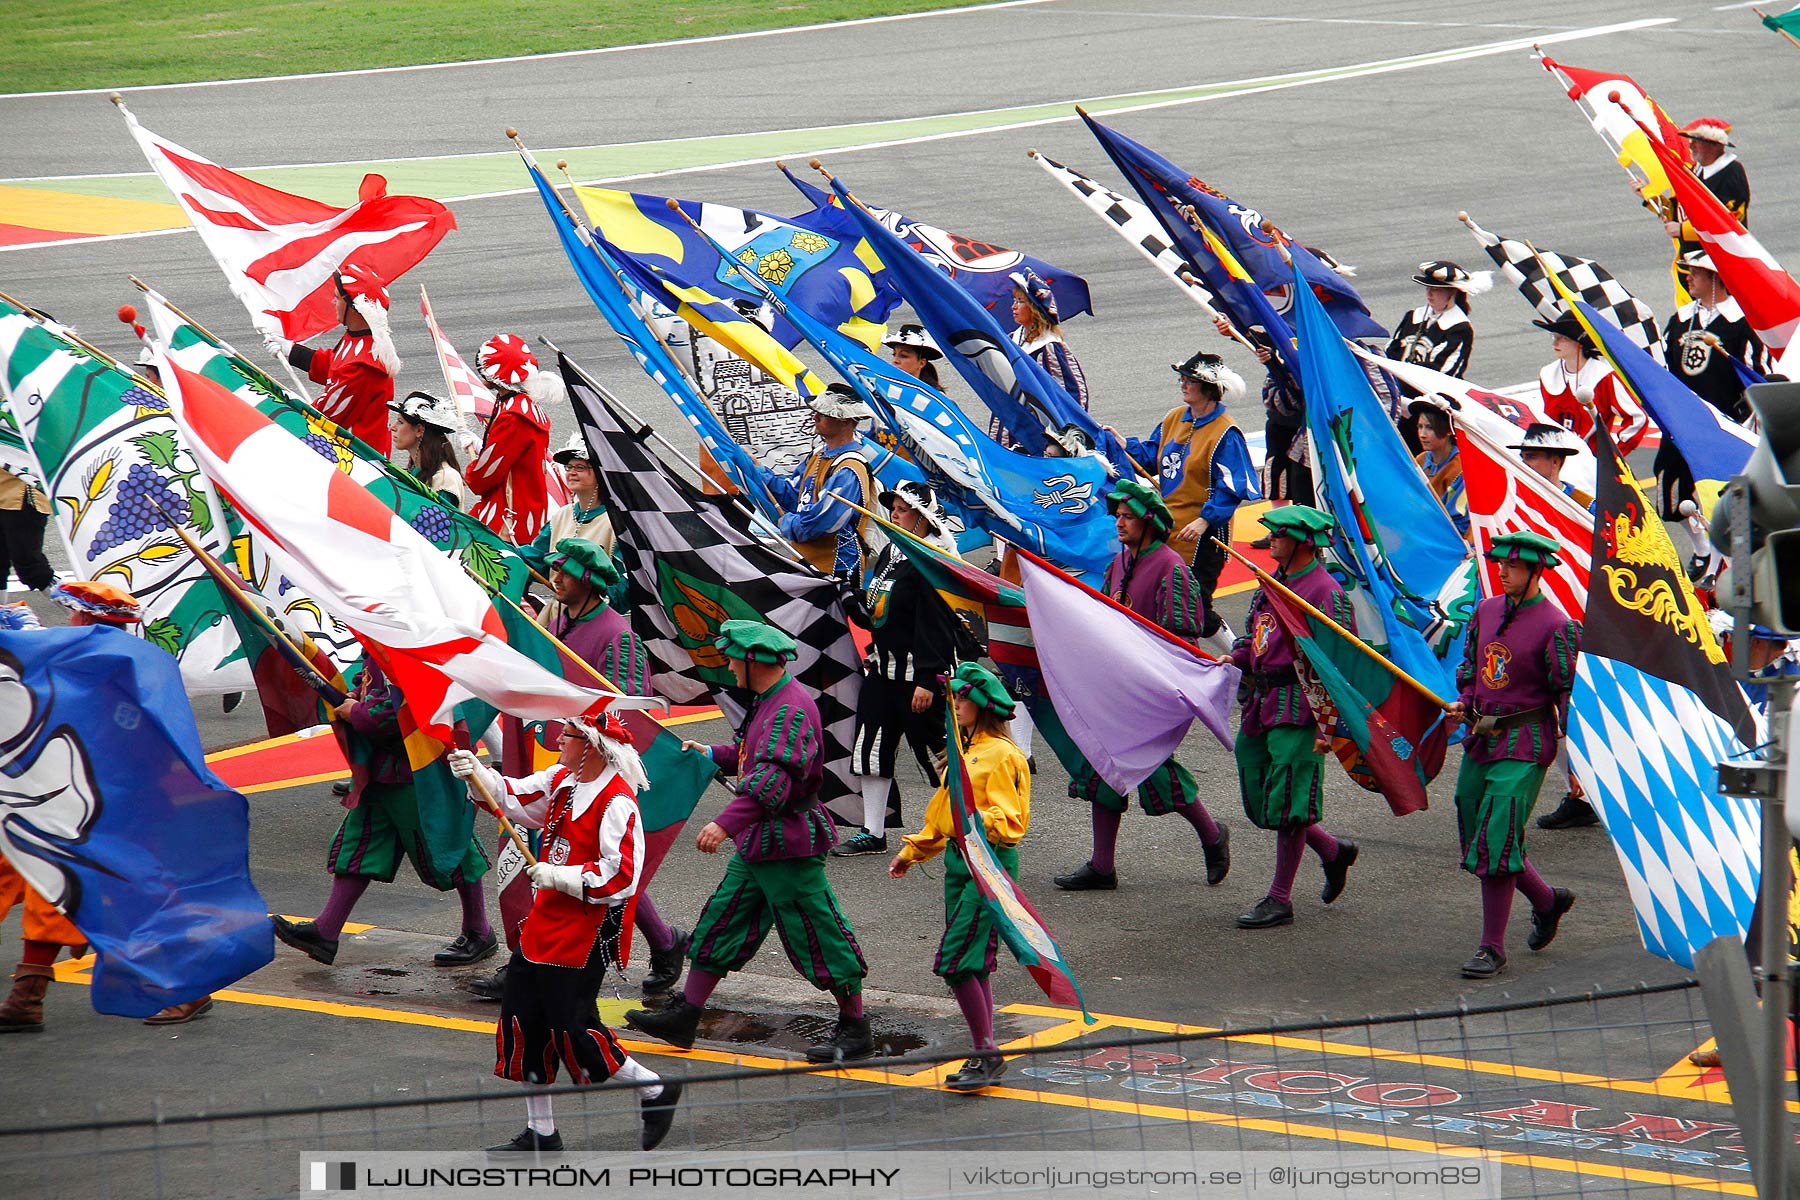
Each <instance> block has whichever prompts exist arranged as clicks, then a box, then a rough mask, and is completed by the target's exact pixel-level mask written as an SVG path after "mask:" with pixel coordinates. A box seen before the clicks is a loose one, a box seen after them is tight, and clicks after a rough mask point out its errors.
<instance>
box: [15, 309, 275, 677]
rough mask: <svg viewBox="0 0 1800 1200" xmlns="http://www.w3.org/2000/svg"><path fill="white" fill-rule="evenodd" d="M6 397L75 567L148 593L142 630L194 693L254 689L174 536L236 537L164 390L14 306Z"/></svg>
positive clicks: (235, 643)
mask: <svg viewBox="0 0 1800 1200" xmlns="http://www.w3.org/2000/svg"><path fill="white" fill-rule="evenodd" d="M0 396H4V398H5V401H6V404H7V407H8V409H9V410H10V412H11V413H12V417H13V420H14V422H15V423H16V427H17V429H18V431H19V435H20V444H21V445H22V446H26V447H28V448H29V451H30V454H31V457H32V459H33V461H34V462H35V464H36V466H37V467H38V469H39V472H40V478H41V480H42V482H43V484H44V487H45V491H46V493H47V494H48V495H49V497H50V500H51V504H52V508H53V511H54V515H55V518H56V528H57V532H58V533H59V534H60V535H61V536H62V539H63V545H64V548H65V549H66V550H67V551H68V555H69V560H70V562H71V564H72V565H73V568H74V571H75V573H76V574H77V575H78V576H81V577H84V578H88V579H100V580H105V581H107V582H109V583H115V584H118V585H119V586H121V587H123V588H126V589H127V590H129V591H130V592H131V593H132V594H133V595H135V596H136V597H137V598H138V600H139V601H140V602H141V603H142V605H143V622H142V624H140V625H138V626H137V627H136V631H137V632H138V633H139V634H140V635H141V636H142V637H144V638H145V639H146V640H148V641H151V642H154V643H155V644H156V645H158V646H160V647H162V648H163V649H164V650H167V651H168V652H169V653H170V654H172V655H174V656H175V657H176V659H177V660H178V661H179V662H180V664H181V678H182V684H183V686H184V687H185V688H186V689H187V690H188V692H189V693H194V694H200V693H221V692H238V691H244V690H246V689H248V688H249V686H250V670H249V666H248V664H247V663H246V662H245V660H244V654H243V648H242V646H241V645H240V643H239V640H238V636H237V633H236V631H235V630H234V629H233V627H232V624H231V621H230V619H229V618H228V616H227V612H228V610H229V608H230V605H229V602H228V601H227V600H226V599H225V598H224V597H223V596H222V595H221V594H220V592H219V588H218V585H217V584H216V583H214V582H213V580H212V579H211V577H210V576H208V575H207V574H206V572H205V571H204V570H203V569H202V568H201V566H200V564H198V563H196V562H195V561H194V559H193V556H192V555H191V554H189V553H188V551H187V549H186V547H184V546H183V545H182V544H181V541H180V539H178V538H177V537H176V536H175V533H174V530H175V528H176V527H177V526H179V527H180V528H182V529H184V530H185V531H186V532H187V533H189V534H190V535H192V536H193V538H194V539H195V540H196V541H197V542H199V543H200V545H202V546H204V547H205V548H206V549H207V550H208V551H209V552H211V553H214V554H219V553H223V552H224V550H225V547H226V545H227V543H228V541H229V539H230V533H229V529H228V526H227V524H226V522H225V520H224V516H223V509H222V507H221V505H220V503H219V499H218V496H217V495H216V494H215V493H214V492H213V490H212V486H211V485H210V484H209V483H208V482H207V480H206V477H205V476H204V475H202V474H201V473H200V468H199V465H198V464H197V463H196V462H195V461H194V459H193V456H192V455H191V454H189V453H188V452H187V449H186V448H185V447H184V446H183V445H182V444H181V441H180V439H179V438H178V436H177V435H176V431H175V423H174V422H173V421H172V420H171V419H170V417H169V409H168V404H167V403H166V402H165V401H164V400H163V398H162V396H161V395H160V394H159V393H157V392H156V391H154V390H152V389H150V388H148V387H146V386H144V384H143V382H142V381H141V380H139V379H138V378H137V377H136V376H134V375H133V374H131V372H129V371H128V370H126V369H125V368H124V367H123V366H121V365H120V364H118V363H116V362H114V361H112V360H110V359H107V358H103V357H100V356H98V355H97V354H95V353H94V352H92V351H90V350H89V349H87V348H86V347H85V346H83V345H81V344H80V343H79V342H77V341H76V340H74V339H73V338H72V337H71V336H68V331H67V330H64V329H63V328H62V327H61V326H58V325H55V324H54V323H51V322H47V321H43V320H40V319H39V318H38V317H37V316H36V315H35V314H33V313H30V312H28V311H27V310H25V309H23V308H21V307H20V306H18V305H16V304H11V303H7V302H5V301H0Z"/></svg>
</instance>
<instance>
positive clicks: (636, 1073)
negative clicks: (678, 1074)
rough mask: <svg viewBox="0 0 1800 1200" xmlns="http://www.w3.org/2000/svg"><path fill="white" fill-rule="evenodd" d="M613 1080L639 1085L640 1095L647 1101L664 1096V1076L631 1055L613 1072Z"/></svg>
mask: <svg viewBox="0 0 1800 1200" xmlns="http://www.w3.org/2000/svg"><path fill="white" fill-rule="evenodd" d="M613 1078H615V1079H623V1080H624V1081H625V1082H626V1083H635V1084H637V1085H638V1089H637V1092H638V1095H640V1096H642V1097H643V1098H644V1099H646V1100H654V1099H656V1098H657V1097H658V1096H660V1095H662V1076H661V1075H658V1074H657V1073H656V1072H655V1071H652V1070H651V1069H650V1068H649V1067H646V1066H645V1065H644V1064H643V1063H641V1062H639V1061H638V1060H637V1059H635V1058H633V1057H631V1055H629V1054H627V1055H626V1056H625V1061H624V1062H623V1063H621V1064H619V1069H618V1070H616V1071H614V1072H613Z"/></svg>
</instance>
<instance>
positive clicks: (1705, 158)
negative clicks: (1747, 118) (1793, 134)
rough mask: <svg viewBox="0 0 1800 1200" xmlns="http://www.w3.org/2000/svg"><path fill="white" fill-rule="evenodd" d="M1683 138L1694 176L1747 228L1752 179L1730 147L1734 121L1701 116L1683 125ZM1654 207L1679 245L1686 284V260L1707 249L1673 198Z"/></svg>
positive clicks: (1677, 268)
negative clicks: (1691, 255)
mask: <svg viewBox="0 0 1800 1200" xmlns="http://www.w3.org/2000/svg"><path fill="white" fill-rule="evenodd" d="M1681 136H1682V139H1683V140H1684V141H1686V142H1687V146H1688V155H1689V156H1690V157H1691V158H1692V159H1693V160H1694V168H1693V169H1694V177H1695V178H1697V179H1698V180H1699V181H1700V182H1701V183H1704V184H1705V185H1706V190H1707V191H1709V192H1711V193H1712V194H1713V199H1715V200H1717V201H1718V202H1719V203H1720V204H1721V205H1723V206H1724V208H1725V211H1727V212H1729V213H1730V214H1731V215H1732V216H1733V217H1736V218H1737V223H1738V224H1739V225H1742V226H1743V227H1744V228H1746V229H1748V228H1749V227H1750V176H1749V174H1748V173H1746V172H1745V170H1744V164H1743V163H1742V162H1740V161H1739V160H1738V156H1737V155H1735V154H1733V153H1732V152H1731V147H1733V146H1735V145H1736V143H1735V142H1733V141H1732V140H1731V122H1730V121H1727V120H1726V119H1725V118H1724V117H1700V118H1698V119H1697V120H1693V121H1689V122H1688V123H1687V124H1686V125H1683V126H1682V127H1681ZM1651 207H1652V209H1653V210H1654V211H1655V212H1656V213H1657V215H1658V216H1660V217H1662V219H1663V230H1664V232H1666V233H1667V234H1668V235H1669V236H1670V237H1672V238H1674V239H1675V241H1676V243H1677V248H1676V251H1675V254H1676V259H1675V273H1676V274H1677V275H1678V276H1680V278H1681V281H1682V283H1683V284H1684V285H1685V284H1686V283H1687V264H1686V262H1685V261H1684V260H1685V259H1686V258H1687V256H1688V255H1690V254H1694V253H1696V252H1698V251H1700V250H1702V249H1704V247H1703V246H1702V245H1701V242H1700V235H1699V234H1698V233H1696V232H1694V226H1693V224H1692V223H1691V222H1689V221H1688V219H1687V216H1686V214H1684V213H1683V212H1682V210H1681V205H1679V204H1677V203H1676V202H1675V200H1674V199H1673V198H1670V199H1668V200H1665V201H1663V202H1662V203H1661V204H1658V205H1653V206H1651ZM1693 294H1694V289H1693V288H1691V287H1690V288H1688V295H1690V296H1691V295H1693Z"/></svg>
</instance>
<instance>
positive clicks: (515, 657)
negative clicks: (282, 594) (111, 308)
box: [157, 357, 630, 743]
mask: <svg viewBox="0 0 1800 1200" xmlns="http://www.w3.org/2000/svg"><path fill="white" fill-rule="evenodd" d="M157 367H158V369H159V370H160V371H161V373H162V380H163V386H164V389H165V391H166V393H167V396H168V401H169V409H170V414H171V415H172V416H173V417H174V419H175V422H176V424H177V425H178V426H179V427H180V430H181V434H182V437H183V439H184V441H185V443H186V445H187V447H188V448H189V450H190V451H191V452H192V453H193V455H194V459H195V461H196V462H198V463H199V465H200V469H201V470H202V471H203V472H205V474H206V475H207V477H208V478H210V479H211V480H212V481H213V482H214V483H215V484H216V485H217V486H218V488H219V490H220V491H221V492H222V493H224V494H225V495H226V497H227V498H228V499H229V500H230V501H231V503H232V505H233V506H234V507H235V508H236V509H237V511H238V515H239V516H241V517H242V518H243V519H244V521H245V522H247V523H248V524H250V525H251V526H253V527H255V529H256V530H257V531H258V532H259V533H261V534H262V535H263V536H264V537H265V538H266V539H267V541H266V547H267V549H268V552H269V556H270V558H271V559H272V560H273V561H274V563H275V565H276V566H277V567H278V568H279V569H280V570H281V572H282V573H283V574H284V575H286V576H287V578H288V579H289V580H291V581H292V582H293V583H294V585H295V586H296V587H297V588H299V589H300V590H301V591H302V592H304V593H305V594H307V595H309V596H311V597H313V598H314V599H315V600H317V601H318V602H319V605H320V606H321V607H322V608H324V609H326V610H327V611H328V612H330V613H331V614H332V615H333V616H335V617H336V618H338V620H340V621H342V622H343V623H344V624H345V625H346V626H348V627H349V628H350V630H351V631H352V632H353V633H355V634H356V636H357V638H358V640H360V641H361V642H362V643H363V645H364V646H365V647H367V648H368V650H369V652H370V654H371V655H372V656H374V657H375V658H376V660H377V661H379V662H380V664H381V666H382V669H383V670H384V671H385V672H386V674H387V676H388V678H389V679H390V680H392V681H393V682H394V684H395V685H397V686H398V687H399V688H400V690H401V691H402V692H403V693H404V694H405V696H406V701H407V706H408V707H409V708H410V709H411V710H412V713H413V716H414V718H415V720H416V721H417V722H418V725H419V728H420V729H421V730H423V731H424V732H426V733H428V734H430V735H431V736H432V737H434V738H436V739H438V740H439V741H442V742H446V743H448V742H450V741H452V738H453V734H452V731H451V725H452V723H453V722H454V721H455V719H456V718H455V714H454V712H453V710H454V709H455V707H456V706H457V705H458V704H461V703H462V702H463V701H465V700H482V701H485V702H486V703H488V704H491V705H493V706H494V707H495V708H497V709H499V710H501V711H502V712H508V713H512V714H514V715H516V716H519V717H521V718H523V719H525V720H527V721H553V720H559V719H563V718H567V717H573V716H578V715H580V714H582V713H586V712H596V711H600V710H602V709H605V708H607V707H609V706H610V705H611V704H612V703H613V702H614V701H617V700H619V699H620V697H617V696H612V695H607V694H603V693H600V692H596V691H591V690H589V689H587V688H583V687H577V686H576V685H574V684H573V683H570V682H568V681H567V680H566V679H564V678H563V677H562V676H561V675H560V674H558V673H557V672H555V671H551V670H547V669H546V668H545V667H543V666H542V665H540V664H539V663H537V662H536V661H534V660H533V659H532V658H530V657H528V656H526V655H525V654H523V653H521V652H520V651H519V650H517V649H515V648H514V647H513V646H512V645H511V644H510V642H509V641H508V639H507V633H506V628H505V624H504V622H503V621H502V618H501V614H500V612H499V611H498V610H497V609H496V608H495V607H494V601H493V600H492V599H491V598H490V597H489V596H488V594H487V593H486V592H485V591H483V590H482V588H481V586H480V585H479V584H478V583H476V582H475V580H474V579H472V578H470V577H469V575H467V574H466V573H465V572H464V571H463V569H462V567H461V566H460V565H458V563H457V562H456V560H455V559H454V558H452V557H450V556H449V555H447V554H445V553H444V552H443V551H441V550H439V549H438V548H437V547H435V546H433V545H432V544H431V543H430V542H428V541H426V540H425V539H424V538H423V537H421V536H420V535H419V534H418V533H417V532H415V531H414V530H413V528H412V527H411V526H409V525H408V524H407V523H406V521H405V520H404V519H402V518H401V517H400V516H399V514H397V513H395V512H394V511H393V510H392V509H390V508H388V507H387V506H386V505H384V504H382V503H381V501H379V500H377V499H376V498H375V497H374V496H373V495H371V494H370V493H369V492H368V491H367V489H365V488H363V487H362V486H361V485H360V484H358V483H356V482H355V481H354V480H353V479H351V478H350V476H348V475H346V474H344V473H343V472H342V471H340V470H338V469H337V467H336V465H335V464H334V463H332V462H329V461H327V460H326V459H324V458H322V457H320V456H319V455H318V454H316V453H314V452H313V450H312V449H311V448H310V447H308V446H307V445H305V444H304V443H303V442H301V441H300V440H299V439H298V438H296V437H294V436H293V435H292V434H291V433H289V432H288V431H287V430H285V429H282V428H281V427H280V426H278V425H276V424H275V423H274V422H272V421H270V420H269V419H268V418H267V417H265V416H263V415H262V414H261V413H259V412H257V411H256V409H255V408H253V407H251V406H250V405H249V404H246V403H245V402H244V401H243V400H241V399H239V398H238V397H237V396H234V395H233V394H231V393H230V392H228V391H226V390H225V389H224V388H223V387H221V386H220V385H218V384H217V383H214V382H213V381H211V380H210V379H207V378H205V377H203V376H200V375H195V374H194V373H192V372H191V371H187V370H184V369H182V368H181V367H179V366H177V365H176V364H175V363H174V362H173V361H172V360H170V359H168V358H166V357H164V358H161V359H160V360H159V361H158V363H157ZM627 703H630V702H629V701H627Z"/></svg>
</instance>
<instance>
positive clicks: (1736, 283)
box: [1646, 131, 1800, 353]
mask: <svg viewBox="0 0 1800 1200" xmlns="http://www.w3.org/2000/svg"><path fill="white" fill-rule="evenodd" d="M1646 132H1647V131H1646ZM1651 149H1652V150H1654V151H1655V152H1656V156H1657V157H1658V158H1659V159H1661V160H1662V163H1663V166H1664V167H1665V168H1667V169H1668V172H1669V183H1670V185H1671V186H1672V187H1673V188H1674V189H1675V198H1676V199H1677V200H1679V201H1680V202H1681V211H1682V213H1683V215H1685V216H1686V217H1687V219H1688V223H1689V224H1690V225H1692V226H1693V227H1694V232H1695V233H1697V234H1699V235H1700V242H1701V244H1702V245H1704V246H1705V247H1706V253H1707V255H1708V256H1709V257H1710V258H1711V259H1712V260H1713V265H1714V266H1715V267H1717V268H1718V272H1719V281H1720V282H1721V283H1723V284H1724V285H1725V290H1726V291H1728V292H1730V293H1731V298H1732V299H1733V300H1736V301H1737V302H1738V307H1740V308H1742V309H1743V310H1744V319H1745V320H1747V321H1749V322H1750V328H1752V329H1754V330H1755V331H1756V336H1757V337H1759V338H1761V339H1762V341H1763V345H1765V346H1767V347H1768V348H1769V349H1770V350H1771V351H1774V352H1776V353H1779V352H1781V351H1782V350H1785V349H1787V345H1788V343H1789V342H1791V341H1793V340H1794V331H1795V329H1796V328H1800V283H1795V282H1794V277H1793V276H1792V275H1789V274H1788V273H1787V272H1786V271H1784V270H1782V269H1781V264H1780V263H1778V262H1776V261H1775V256H1774V255H1773V254H1770V253H1769V252H1768V251H1767V250H1765V249H1763V244H1762V243H1761V242H1759V241H1757V240H1756V238H1755V237H1754V236H1753V235H1752V234H1751V233H1750V231H1749V230H1747V229H1745V228H1744V227H1743V226H1742V225H1740V224H1738V221H1737V218H1736V217H1734V216H1732V215H1731V214H1730V213H1729V212H1727V211H1726V210H1725V206H1724V205H1723V204H1720V203H1719V201H1718V198H1717V197H1715V196H1714V195H1713V194H1712V193H1711V192H1710V191H1708V190H1707V188H1706V185H1705V184H1704V183H1701V182H1700V181H1699V180H1698V179H1696V178H1695V177H1694V176H1693V175H1692V174H1691V173H1689V172H1688V171H1684V170H1678V169H1677V167H1678V166H1679V163H1678V160H1677V159H1676V157H1675V155H1674V152H1673V151H1671V150H1670V149H1669V147H1667V146H1666V145H1664V144H1663V143H1661V142H1658V141H1656V140H1655V139H1652V140H1651Z"/></svg>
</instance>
